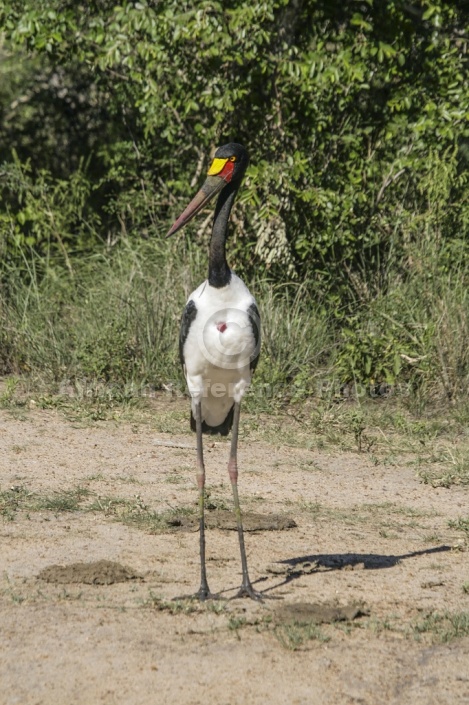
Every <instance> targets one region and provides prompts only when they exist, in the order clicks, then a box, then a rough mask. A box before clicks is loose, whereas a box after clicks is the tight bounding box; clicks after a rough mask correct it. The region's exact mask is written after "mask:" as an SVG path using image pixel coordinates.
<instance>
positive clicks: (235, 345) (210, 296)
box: [183, 275, 259, 426]
mask: <svg viewBox="0 0 469 705" xmlns="http://www.w3.org/2000/svg"><path fill="white" fill-rule="evenodd" d="M189 300H192V301H194V303H195V305H196V308H197V315H196V317H195V319H194V321H193V322H192V324H191V326H190V329H189V332H188V335H187V338H186V341H185V343H184V349H183V356H184V366H185V369H184V372H185V375H186V380H187V385H188V388H189V392H190V394H191V397H192V411H193V413H194V415H195V406H196V404H197V403H198V402H199V401H200V402H201V405H202V419H203V420H204V421H205V422H206V423H207V424H209V425H210V426H218V425H219V424H221V423H222V422H223V421H224V420H225V418H226V416H227V414H228V412H229V410H230V408H231V407H232V405H233V402H235V401H238V402H239V401H241V398H242V396H243V395H244V393H245V391H246V389H247V387H248V386H249V383H250V381H251V360H252V358H253V356H254V355H255V354H256V339H255V336H254V332H253V329H252V324H251V320H250V317H249V314H248V309H249V307H250V306H251V305H252V304H253V303H255V301H254V298H253V297H252V296H251V294H250V293H249V290H248V289H247V287H246V286H245V285H244V283H243V282H242V281H241V280H240V279H239V278H238V277H236V275H232V280H231V282H230V284H229V285H228V286H227V287H224V288H223V289H214V288H213V287H210V286H209V285H208V284H207V283H206V282H205V283H204V284H202V285H201V286H200V287H199V288H198V289H196V291H195V292H194V293H193V294H191V296H190V297H189ZM258 325H259V324H258Z"/></svg>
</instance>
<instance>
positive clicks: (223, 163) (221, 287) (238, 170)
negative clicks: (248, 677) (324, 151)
mask: <svg viewBox="0 0 469 705" xmlns="http://www.w3.org/2000/svg"><path fill="white" fill-rule="evenodd" d="M248 163H249V157H248V154H247V151H246V149H245V148H244V147H243V146H242V145H240V144H236V143H230V144H226V145H224V146H223V147H219V148H218V149H217V151H216V153H215V157H214V159H213V161H212V163H211V165H210V168H209V170H208V174H207V179H206V181H205V183H204V184H203V186H202V188H201V189H200V191H199V192H198V193H197V195H196V196H195V197H194V198H193V200H192V201H191V202H190V203H189V205H188V206H187V208H186V209H185V210H184V211H183V213H182V214H181V215H180V216H179V218H178V219H177V220H176V222H175V223H174V225H173V226H172V227H171V229H170V230H169V232H168V234H167V237H169V236H170V235H173V234H174V233H175V232H177V231H178V230H179V229H180V228H182V227H183V226H184V225H186V223H188V222H189V221H190V220H191V219H192V218H193V217H194V216H195V215H196V214H197V213H198V212H199V211H200V210H201V209H202V208H203V207H204V206H205V205H206V204H207V203H208V201H209V200H210V199H212V198H213V197H214V196H215V195H216V194H219V195H218V200H217V204H216V208H215V218H214V221H213V229H212V237H211V241H210V255H209V268H208V279H207V280H206V281H204V282H203V283H202V284H201V285H200V286H199V287H198V288H197V289H196V290H195V291H194V292H193V293H192V294H191V295H190V296H189V299H188V301H187V304H186V307H185V309H184V312H183V315H182V320H181V330H180V337H179V353H180V358H181V364H182V366H183V370H184V375H185V378H186V381H187V386H188V389H189V393H190V395H191V428H192V430H193V431H195V432H196V434H197V485H198V490H199V520H200V572H201V579H200V588H199V590H198V592H197V593H196V595H195V596H196V597H198V598H199V599H200V600H207V599H210V598H214V597H216V595H214V594H212V593H211V592H210V589H209V586H208V582H207V573H206V567H205V521H204V504H205V466H204V457H203V447H202V434H203V433H208V434H216V433H220V434H221V435H222V436H226V435H228V433H229V431H230V430H232V436H231V450H230V457H229V461H228V473H229V477H230V481H231V486H232V489H233V498H234V508H235V514H236V520H237V527H238V537H239V546H240V550H241V566H242V573H243V578H242V584H241V587H240V589H239V591H238V593H237V596H238V597H244V596H247V597H251V598H253V599H256V600H259V599H262V596H261V594H260V593H258V592H257V591H256V590H254V588H253V586H252V584H251V581H250V579H249V574H248V567H247V559H246V549H245V546H244V534H243V524H242V519H241V509H240V505H239V498H238V467H237V447H238V430H239V413H240V404H241V399H242V398H243V395H244V393H245V391H246V389H247V388H248V386H249V384H250V382H251V377H252V374H253V372H254V370H255V368H256V365H257V361H258V359H259V349H260V317H259V311H258V309H257V305H256V302H255V299H254V297H253V296H252V295H251V293H250V292H249V290H248V288H247V287H246V285H245V284H244V283H243V282H242V281H241V279H240V278H239V277H237V276H236V274H234V272H232V271H231V269H230V268H229V266H228V264H227V261H226V255H225V244H226V237H227V229H228V219H229V216H230V211H231V208H232V206H233V202H234V200H235V197H236V194H237V192H238V189H239V187H240V185H241V181H242V179H243V176H244V173H245V171H246V168H247V166H248Z"/></svg>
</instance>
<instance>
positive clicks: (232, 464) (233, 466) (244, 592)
mask: <svg viewBox="0 0 469 705" xmlns="http://www.w3.org/2000/svg"><path fill="white" fill-rule="evenodd" d="M240 410H241V406H240V403H239V402H235V407H234V417H233V428H232V432H231V433H232V435H231V450H230V459H229V461H228V474H229V476H230V481H231V487H232V489H233V498H234V507H235V514H236V523H237V525H238V538H239V548H240V550H241V567H242V570H243V582H242V584H241V587H240V589H239V591H238V593H237V594H236V597H251V598H252V599H253V600H262V599H263V596H262V594H261V593H260V592H257V591H256V590H254V588H253V586H252V584H251V581H250V579H249V573H248V562H247V558H246V548H245V546H244V531H243V522H242V518H241V508H240V506H239V497H238V457H237V456H238V430H239V413H240Z"/></svg>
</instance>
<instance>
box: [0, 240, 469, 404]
mask: <svg viewBox="0 0 469 705" xmlns="http://www.w3.org/2000/svg"><path fill="white" fill-rule="evenodd" d="M425 243H426V244H425V247H423V246H422V245H420V246H419V247H418V248H417V246H415V248H414V255H413V258H412V257H410V256H409V261H408V264H407V266H406V268H403V267H402V262H401V263H399V265H397V264H396V266H395V267H394V268H393V267H392V266H390V267H389V269H388V272H387V281H386V286H385V287H384V286H383V287H381V288H379V289H376V288H375V289H374V290H373V286H372V284H373V282H370V281H367V280H366V277H364V278H363V281H362V283H361V291H362V292H365V293H364V294H363V295H362V298H361V300H359V301H357V304H356V307H355V309H354V310H351V309H349V310H348V311H347V314H346V315H345V314H344V311H343V310H340V311H338V310H337V303H333V300H332V299H331V303H329V304H328V303H327V299H326V298H325V297H324V296H323V295H322V293H323V292H319V291H318V290H317V285H316V283H315V281H314V279H311V280H310V281H307V282H303V283H302V284H296V285H289V286H280V285H278V284H274V283H272V282H269V281H268V280H266V279H265V278H260V277H258V278H254V280H253V281H250V282H248V284H249V286H250V288H251V290H252V291H253V293H254V294H255V295H256V298H257V300H258V304H259V307H260V310H261V314H262V322H263V348H262V355H261V362H260V364H259V367H258V370H257V372H256V384H255V385H254V389H253V392H252V399H253V403H254V404H255V405H257V407H258V408H259V405H263V401H262V400H264V401H265V400H266V399H267V400H272V399H273V398H275V399H277V400H299V399H303V398H306V397H308V396H311V395H318V394H319V395H321V394H324V393H325V392H326V391H327V393H328V394H331V393H333V394H339V395H340V394H341V392H342V391H343V389H344V385H347V384H348V385H349V386H350V385H352V386H353V385H355V388H356V389H359V388H360V389H361V390H362V393H366V394H369V393H373V390H376V389H377V388H378V389H379V388H380V385H381V386H382V385H383V383H387V386H386V384H385V387H386V388H389V387H390V388H391V389H394V390H400V391H401V392H404V393H405V394H406V395H407V396H410V397H412V398H414V399H418V400H421V401H422V403H427V402H429V401H432V402H434V403H438V404H446V403H452V404H453V403H455V402H456V401H457V400H458V399H460V398H464V397H465V396H466V394H467V389H468V388H469V294H468V282H469V276H468V274H469V265H468V264H467V260H466V259H465V257H464V253H462V254H461V255H460V256H456V255H454V253H453V255H452V256H451V258H450V260H448V258H447V252H448V246H447V245H445V246H443V245H441V244H439V243H438V242H437V241H435V242H432V241H431V239H430V240H428V239H427V240H425ZM429 243H431V246H430V244H429ZM445 258H446V259H445ZM206 267H207V260H206V252H205V249H204V248H201V247H198V246H197V245H194V244H191V243H190V241H189V240H185V239H182V238H181V239H179V240H173V241H169V242H166V241H165V242H162V241H157V240H154V241H143V242H140V243H139V244H135V243H133V244H132V243H131V241H130V240H128V239H124V240H123V241H122V242H121V243H120V244H119V246H118V247H115V248H114V249H113V250H112V251H108V252H103V253H101V254H97V255H93V256H88V257H83V256H82V257H80V258H79V259H74V258H70V259H69V261H68V263H67V265H66V266H60V265H59V264H57V263H55V264H54V263H53V262H51V261H50V260H47V261H46V262H44V261H43V260H41V259H40V258H38V257H36V256H34V255H33V254H28V255H26V254H25V255H24V256H23V259H22V260H21V261H19V260H18V259H17V260H16V265H12V264H10V265H9V266H7V265H6V264H4V265H3V269H2V272H1V280H0V322H1V328H0V372H1V373H3V374H14V375H26V376H28V377H29V378H30V379H32V380H34V381H35V382H37V383H41V384H46V385H49V386H50V387H51V388H53V389H55V390H56V391H60V389H64V388H66V387H67V386H68V385H75V386H77V385H80V384H81V385H83V384H87V383H90V382H95V381H99V382H100V383H103V384H106V385H109V386H111V387H112V386H113V385H114V386H116V387H118V386H124V385H134V386H141V385H151V386H152V387H154V388H160V387H161V386H163V385H168V384H171V385H173V386H178V387H179V388H181V389H182V388H183V379H182V376H181V371H180V367H179V360H178V350H177V347H178V329H179V320H180V315H181V311H182V308H183V306H184V303H185V301H186V299H187V296H188V294H189V293H190V291H191V290H192V289H193V288H194V287H195V286H196V285H197V284H198V283H199V282H200V281H202V280H203V279H204V278H205V276H206ZM350 286H351V288H352V287H354V288H355V290H357V281H356V280H355V281H351V283H350ZM371 290H373V291H374V293H373V295H371V294H370V293H369V292H370V291H371ZM319 300H320V301H321V306H320V307H319V305H318V301H319ZM363 390H364V391H363Z"/></svg>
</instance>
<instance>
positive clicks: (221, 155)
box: [167, 142, 249, 237]
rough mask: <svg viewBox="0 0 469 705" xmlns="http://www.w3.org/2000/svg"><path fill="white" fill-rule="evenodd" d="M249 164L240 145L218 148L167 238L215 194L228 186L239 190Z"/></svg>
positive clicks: (225, 145)
mask: <svg viewBox="0 0 469 705" xmlns="http://www.w3.org/2000/svg"><path fill="white" fill-rule="evenodd" d="M248 164H249V157H248V153H247V151H246V149H245V148H244V147H243V145H242V144H237V143H236V142H230V143H229V144H224V145H223V147H218V149H217V151H216V152H215V156H214V158H213V159H212V163H211V164H210V168H209V170H208V172H207V179H206V181H205V183H204V184H203V185H202V188H201V189H200V191H199V192H198V193H197V194H196V195H195V196H194V198H193V199H192V201H191V202H190V203H189V205H188V206H187V208H186V209H185V210H184V211H183V213H181V215H180V216H179V218H178V219H177V220H176V222H175V223H174V225H173V226H172V227H171V229H170V230H169V232H168V234H167V237H169V236H170V235H173V233H176V232H177V231H178V230H180V228H182V227H183V226H184V225H186V223H188V222H189V221H190V220H192V218H193V217H194V216H195V215H196V214H197V213H198V212H199V211H200V210H201V209H202V208H203V207H204V206H205V204H206V203H208V201H209V200H210V199H211V198H213V197H214V196H215V195H216V194H217V193H220V191H221V190H222V189H224V188H225V187H226V186H228V185H229V184H234V186H231V187H230V188H231V189H233V188H235V189H237V188H239V182H240V181H241V179H242V178H243V176H244V173H245V171H246V169H247V167H248Z"/></svg>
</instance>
